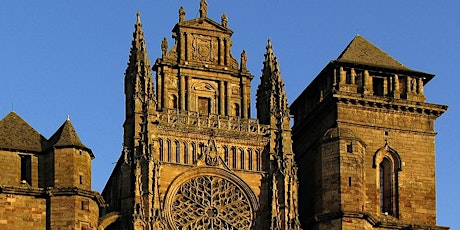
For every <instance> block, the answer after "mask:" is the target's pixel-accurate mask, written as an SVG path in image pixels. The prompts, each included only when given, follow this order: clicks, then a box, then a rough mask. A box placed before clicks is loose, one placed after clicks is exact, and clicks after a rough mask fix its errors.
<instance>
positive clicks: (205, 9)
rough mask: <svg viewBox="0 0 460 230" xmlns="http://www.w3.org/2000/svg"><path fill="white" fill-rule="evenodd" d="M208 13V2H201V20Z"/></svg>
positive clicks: (203, 0)
mask: <svg viewBox="0 0 460 230" xmlns="http://www.w3.org/2000/svg"><path fill="white" fill-rule="evenodd" d="M207 13H208V3H207V2H206V0H201V1H200V18H205V17H206V14H207Z"/></svg>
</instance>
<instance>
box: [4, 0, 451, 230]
mask: <svg viewBox="0 0 460 230" xmlns="http://www.w3.org/2000/svg"><path fill="white" fill-rule="evenodd" d="M142 26H143V25H142V23H141V18H140V14H139V13H138V14H137V18H136V22H135V25H134V33H133V40H132V44H131V51H130V55H129V61H128V67H127V69H126V72H125V78H124V80H125V87H124V93H125V102H126V103H125V106H126V107H125V116H126V117H125V121H124V124H123V130H124V135H123V150H122V152H121V153H120V157H119V160H118V161H117V163H116V165H115V168H114V169H113V172H112V174H111V176H110V178H109V180H108V181H107V183H106V186H105V188H104V190H103V191H102V194H101V195H99V193H97V192H94V191H91V184H90V181H91V159H92V158H94V155H93V153H92V151H91V150H90V149H89V148H87V147H86V146H85V145H83V144H82V143H81V141H80V140H79V138H78V135H77V134H76V132H75V130H74V128H73V126H72V124H71V123H70V120H67V121H66V122H65V123H64V124H63V126H62V127H61V128H60V129H59V130H58V131H57V132H56V134H55V135H53V136H52V137H51V138H50V139H49V140H48V139H46V138H44V137H43V136H41V135H40V134H39V133H38V132H37V131H35V130H34V129H33V128H32V127H30V126H29V125H28V124H27V123H26V122H25V121H23V120H22V119H21V118H20V117H19V116H18V115H17V114H15V113H14V112H12V113H10V114H9V115H7V117H5V118H4V119H3V120H1V121H0V140H1V142H0V154H1V155H0V156H1V158H0V161H1V163H2V164H0V165H1V166H2V167H4V165H9V166H8V168H5V169H3V168H2V171H4V172H8V173H5V174H4V175H5V176H2V177H1V178H0V228H2V229H17V227H18V226H23V227H29V228H33V229H35V228H36V229H100V230H103V229H107V230H111V229H135V230H140V229H149V230H153V229H171V230H182V229H260V230H265V229H284V230H290V229H292V230H294V229H318V230H320V229H448V228H446V227H440V226H437V225H436V203H435V202H436V196H435V189H436V186H435V176H434V174H435V162H434V157H435V151H434V137H435V132H434V121H435V119H436V118H437V117H439V116H440V115H441V114H442V113H443V112H445V111H446V109H447V106H443V105H435V104H430V103H427V102H425V96H424V93H423V89H424V86H425V85H426V84H427V83H428V82H429V81H430V80H431V79H432V78H433V77H434V75H432V74H428V73H424V72H420V71H416V70H412V69H410V68H408V67H406V66H404V65H402V64H401V63H399V62H398V61H396V60H395V59H393V58H392V57H391V56H389V55H388V54H386V53H385V52H383V51H382V50H380V49H379V48H377V47H376V46H375V45H373V44H372V43H370V42H369V41H367V40H366V39H364V38H363V37H361V36H356V37H355V38H354V39H353V40H352V41H351V42H350V44H349V45H348V46H347V47H346V49H345V50H344V51H343V52H342V54H340V55H339V57H338V58H337V59H336V60H333V61H331V62H330V63H329V64H328V65H327V66H326V67H325V68H324V69H323V70H322V71H321V72H320V74H319V75H318V76H317V77H316V78H314V80H313V81H312V83H311V84H310V85H309V86H308V87H307V88H306V89H305V90H304V91H303V92H302V93H301V94H300V96H298V98H297V99H296V100H295V101H294V102H293V103H292V105H291V106H288V103H287V100H288V99H287V95H286V92H285V88H284V80H283V79H282V77H281V72H280V66H279V63H278V60H277V58H276V56H275V54H274V51H273V47H272V45H271V42H270V40H269V41H268V43H267V45H266V52H265V55H264V56H265V59H264V62H263V63H262V64H263V68H262V75H261V76H260V84H259V85H258V86H257V94H256V100H255V103H256V104H255V108H256V110H257V111H256V112H257V118H251V117H250V114H251V111H250V109H251V102H253V101H252V100H251V81H252V79H253V78H254V76H253V75H252V74H251V73H250V72H249V70H248V69H247V67H246V62H247V56H246V53H245V51H243V52H242V53H241V54H240V55H239V57H238V60H237V59H236V58H235V57H234V55H233V54H232V52H231V45H232V42H233V41H232V40H231V36H232V34H233V31H232V30H231V29H230V28H228V18H227V16H226V15H225V14H224V15H222V18H221V21H220V22H216V21H214V20H212V19H210V18H208V17H207V3H206V1H205V0H202V1H201V2H200V9H199V17H198V18H194V19H190V20H187V19H186V12H185V10H184V9H183V8H182V7H181V8H180V9H179V20H178V23H177V24H176V25H175V26H174V28H173V30H172V33H173V39H174V44H172V45H169V44H168V41H167V39H166V38H165V39H164V40H163V42H162V43H161V51H162V54H161V57H159V58H157V59H156V60H155V62H154V63H151V62H150V59H149V57H148V54H147V49H146V40H145V37H144V34H143V29H142ZM154 75H155V76H154ZM292 117H293V118H294V120H293V122H292V124H293V126H292V127H291V118H292ZM11 134H14V135H11ZM69 159H72V160H69ZM69 172H71V173H69ZM28 204H29V205H28ZM32 208H33V209H34V211H35V212H36V213H35V214H34V215H33V214H31V215H30V216H27V215H25V214H23V213H28V211H30V210H31V209H32ZM62 213H65V215H63V214H62Z"/></svg>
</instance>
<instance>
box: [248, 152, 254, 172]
mask: <svg viewBox="0 0 460 230" xmlns="http://www.w3.org/2000/svg"><path fill="white" fill-rule="evenodd" d="M252 162H253V159H252V149H248V170H252Z"/></svg>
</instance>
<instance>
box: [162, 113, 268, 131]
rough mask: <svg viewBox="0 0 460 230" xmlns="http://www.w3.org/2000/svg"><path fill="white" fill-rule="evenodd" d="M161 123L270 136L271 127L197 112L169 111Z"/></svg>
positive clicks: (164, 114)
mask: <svg viewBox="0 0 460 230" xmlns="http://www.w3.org/2000/svg"><path fill="white" fill-rule="evenodd" d="M158 116H159V122H165V123H168V124H175V125H187V126H195V127H200V128H216V129H222V130H230V131H236V132H246V133H250V134H259V135H268V134H269V130H270V128H269V126H268V125H262V124H259V121H258V120H257V119H251V118H240V117H231V116H229V117H222V116H219V115H215V114H210V115H207V116H203V115H200V114H198V113H197V112H190V111H179V110H173V109H172V110H167V111H164V112H162V113H160V114H159V115H158Z"/></svg>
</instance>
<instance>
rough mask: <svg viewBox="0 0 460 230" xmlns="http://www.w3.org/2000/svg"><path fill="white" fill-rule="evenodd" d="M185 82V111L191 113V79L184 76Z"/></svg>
mask: <svg viewBox="0 0 460 230" xmlns="http://www.w3.org/2000/svg"><path fill="white" fill-rule="evenodd" d="M186 81H187V92H186V98H187V103H186V106H187V111H191V106H192V84H191V83H192V77H190V76H186Z"/></svg>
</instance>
